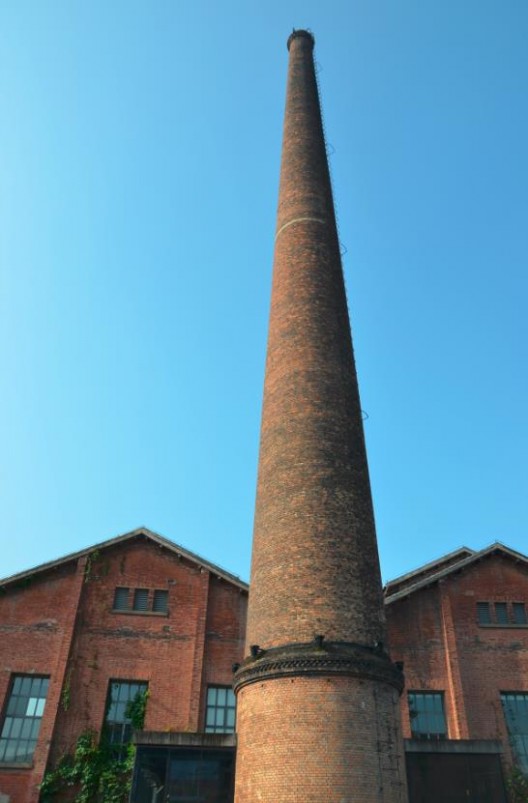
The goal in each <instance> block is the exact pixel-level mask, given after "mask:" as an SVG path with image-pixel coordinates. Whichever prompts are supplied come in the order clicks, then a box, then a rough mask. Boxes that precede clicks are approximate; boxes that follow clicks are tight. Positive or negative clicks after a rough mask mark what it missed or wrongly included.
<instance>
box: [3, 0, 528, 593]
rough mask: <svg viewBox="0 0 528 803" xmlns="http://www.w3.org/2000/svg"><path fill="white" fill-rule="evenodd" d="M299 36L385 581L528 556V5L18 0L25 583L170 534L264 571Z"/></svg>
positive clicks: (17, 368)
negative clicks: (268, 404)
mask: <svg viewBox="0 0 528 803" xmlns="http://www.w3.org/2000/svg"><path fill="white" fill-rule="evenodd" d="M293 26H295V27H298V28H301V27H309V28H311V29H312V30H313V32H314V34H315V37H316V58H317V60H318V62H319V64H320V83H321V89H322V94H323V106H324V111H325V119H326V128H327V135H328V140H329V142H330V143H331V145H332V146H333V148H335V153H334V155H333V156H332V159H331V161H332V173H333V177H334V190H335V195H336V203H337V207H338V212H339V226H340V236H341V240H342V242H343V243H344V244H345V246H346V248H347V249H348V250H347V253H346V256H345V258H344V267H345V273H346V281H347V288H348V294H349V304H350V308H351V312H352V322H353V335H354V342H355V348H356V354H357V361H358V370H359V378H360V387H361V394H362V404H363V408H364V409H365V410H366V412H367V413H368V415H369V418H368V420H367V421H366V424H365V427H366V437H367V446H368V451H369V460H370V469H371V477H372V486H373V494H374V503H375V508H376V516H377V525H378V537H379V546H380V555H381V562H382V569H383V574H384V577H385V579H389V578H391V577H394V576H396V575H398V574H401V573H403V572H406V571H408V570H410V569H412V568H414V567H416V566H418V565H419V564H421V563H423V562H425V561H428V560H431V559H433V558H434V557H437V556H439V555H441V554H442V553H444V552H447V551H450V550H452V549H455V548H456V547H458V546H461V545H462V544H466V545H468V546H470V547H474V548H481V547H483V546H485V545H487V544H489V543H490V542H492V541H494V540H496V539H498V540H501V541H503V542H505V543H506V544H508V545H510V546H511V547H513V548H516V549H519V550H521V551H525V552H526V551H527V549H528V540H527V535H528V530H527V525H528V495H527V492H526V490H527V487H526V486H527V479H528V471H527V459H528V458H527V456H528V434H527V433H528V427H527V407H528V380H527V363H528V354H527V342H528V337H527V335H528V332H527V328H528V327H527V317H528V316H527V296H528V292H527V291H528V278H527V253H528V233H527V232H528V226H527V219H528V147H527V143H528V100H527V98H528V94H527V84H528V47H527V44H526V43H527V42H528V4H527V3H526V0H464V2H460V0H443V2H436V1H435V2H432V0H343V2H341V1H340V0H329V2H324V3H323V2H320V0H319V2H315V0H302V2H300V1H299V2H297V0H283V1H282V2H278V0H268V2H262V1H261V0H260V1H259V2H251V1H249V0H244V1H243V2H242V0H224V1H223V2H221V3H220V2H213V0H209V2H206V1H205V0H192V2H191V1H190V0H189V1H188V2H181V1H180V0H171V1H170V2H169V1H168V0H148V2H147V0H145V1H144V2H138V1H137V0H126V2H124V0H123V1H121V0H112V2H107V0H104V1H103V0H92V1H91V2H81V0H63V1H62V2H61V1H60V0H34V1H33V2H26V0H4V2H3V3H2V4H1V6H0V95H1V98H2V101H1V104H2V123H1V126H0V186H1V189H0V360H1V364H2V378H3V383H2V385H3V389H2V393H1V395H0V482H1V486H0V487H1V515H2V530H3V536H2V544H3V547H2V558H1V563H0V576H6V575H9V574H11V573H13V572H15V571H19V570H23V569H25V568H28V567H30V566H32V565H35V564H38V563H40V562H43V561H46V560H51V559H54V558H56V557H59V556H61V555H62V554H65V553H67V552H70V551H73V550H77V549H80V548H83V547H85V546H88V545H90V544H93V543H96V542H99V541H103V540H105V539H107V538H111V537H113V536H115V535H117V534H120V533H123V532H127V531H128V530H131V529H134V528H135V527H138V526H140V525H145V526H148V527H150V528H151V529H153V530H155V531H157V532H159V533H161V534H162V535H165V536H167V537H169V538H172V539H173V540H174V541H176V542H177V543H180V544H182V545H184V546H186V547H187V548H189V549H191V550H193V551H195V552H198V553H200V554H202V555H203V556H204V557H206V558H208V559H209V560H212V561H215V562H217V563H220V564H221V565H223V566H224V567H225V568H227V569H229V570H231V571H233V572H235V573H237V574H239V575H241V576H242V577H243V578H245V579H247V578H248V576H249V561H250V549H251V531H252V519H253V505H254V495H255V483H256V469H257V455H258V437H259V419H260V409H261V396H262V384H263V372H264V357H265V345H266V334H267V333H266V329H267V317H268V305H269V294H270V286H271V265H272V247H273V232H274V218H275V209H276V200H277V189H278V174H279V159H280V147H281V128H282V114H283V108H284V92H285V78H286V67H287V50H286V38H287V36H288V34H289V33H290V31H291V29H292V27H293Z"/></svg>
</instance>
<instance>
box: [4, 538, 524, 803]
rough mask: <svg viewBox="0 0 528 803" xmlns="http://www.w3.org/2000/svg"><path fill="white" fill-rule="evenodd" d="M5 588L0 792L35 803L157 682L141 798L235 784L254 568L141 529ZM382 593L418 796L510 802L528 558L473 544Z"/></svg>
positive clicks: (198, 795)
mask: <svg viewBox="0 0 528 803" xmlns="http://www.w3.org/2000/svg"><path fill="white" fill-rule="evenodd" d="M0 589H1V591H2V593H1V594H0V633H1V645H2V647H1V652H0V704H1V706H2V719H1V722H0V725H1V731H0V732H1V738H0V801H1V802H2V803H8V802H9V803H35V802H36V801H37V800H38V799H39V791H38V784H39V783H40V782H41V781H42V778H43V774H44V770H45V768H46V766H48V767H52V766H53V765H54V764H55V763H56V762H57V760H58V759H59V758H60V757H61V756H62V755H63V754H64V753H68V752H71V751H72V750H73V748H74V747H75V743H76V741H77V739H78V738H79V736H80V735H81V734H82V732H83V731H86V730H87V729H90V730H94V731H95V732H96V733H97V734H98V735H100V734H101V732H102V731H103V729H104V728H106V729H107V732H108V733H109V734H110V738H111V739H112V740H113V741H114V744H115V745H116V749H119V748H120V746H121V744H122V743H126V742H127V740H129V739H130V738H131V737H132V733H131V725H130V722H129V721H128V720H127V716H126V702H127V701H128V700H130V699H131V697H132V696H134V695H136V694H137V693H138V692H141V690H143V689H148V692H149V696H148V699H147V705H146V717H145V722H144V730H143V731H141V732H140V733H139V734H136V736H135V738H136V740H137V742H138V752H137V761H136V772H135V783H134V789H133V795H132V801H133V802H134V803H166V801H168V800H171V801H178V800H181V801H183V800H189V799H194V800H201V801H203V803H229V801H232V799H233V773H234V754H235V735H234V730H235V724H234V723H235V719H234V713H235V712H234V695H233V692H232V679H233V675H232V671H233V664H235V665H236V664H237V663H238V662H240V661H241V659H242V655H243V640H244V631H245V618H246V608H247V586H246V585H245V583H243V582H241V581H240V580H239V579H238V578H236V577H234V576H233V575H231V574H229V573H228V572H225V571H224V570H222V569H219V568H218V567H216V566H214V565H213V564H210V563H209V562H207V561H206V560H203V559H201V558H199V557H198V556H196V555H193V554H191V553H189V552H188V551H186V550H184V549H182V548H181V547H178V546H177V545H175V544H173V543H172V542H170V541H168V540H167V539H165V538H161V537H160V536H158V535H156V534H154V533H152V532H150V531H148V530H144V529H140V530H137V531H135V532H133V533H130V534H128V535H124V536H121V537H119V538H115V539H112V540H110V541H106V542H104V543H102V544H99V545H98V546H96V547H94V548H92V549H90V550H84V551H82V552H79V553H76V554H74V555H70V556H66V557H65V558H63V559H61V560H57V561H54V562H51V563H47V564H44V565H43V566H39V567H37V568H36V569H32V570H30V571H27V572H22V573H21V574H18V575H16V576H14V577H12V578H7V579H6V580H4V581H1V582H0ZM385 595H386V596H385V610H386V615H387V625H388V637H389V644H390V648H391V652H392V655H393V656H394V658H395V659H396V660H398V661H403V663H404V674H405V680H406V684H405V690H404V693H403V694H402V696H401V720H402V729H403V735H404V737H405V754H406V762H407V778H408V784H409V793H410V801H411V803H458V802H459V801H460V803H462V802H463V803H467V801H468V800H469V801H478V802H479V803H502V802H503V801H505V800H506V796H505V791H504V786H505V778H506V777H507V776H508V775H509V774H510V771H511V770H510V768H511V765H512V761H513V760H515V762H516V763H517V765H518V766H519V767H520V768H521V769H523V770H524V771H528V618H527V613H528V610H527V606H528V559H527V558H526V557H525V556H524V555H521V554H519V553H517V552H514V551H513V550H511V549H508V548H507V547H505V546H502V545H501V544H494V545H493V546H491V547H489V548H487V549H483V550H481V551H478V552H473V551H472V550H470V549H465V548H464V549H460V550H458V551H457V552H455V553H451V554H450V555H446V556H445V557H444V558H442V559H440V560H438V561H435V562H434V563H431V564H428V565H427V566H424V567H422V568H421V569H419V570H417V571H414V572H412V573H411V574H408V575H405V576H404V577H401V578H398V579H397V580H394V581H392V582H390V583H388V585H387V586H386V588H385ZM298 717H299V720H300V722H301V726H302V720H303V711H302V710H300V711H299V712H298ZM512 747H513V750H514V754H513V755H512ZM193 796H194V797H193ZM52 799H56V800H60V799H61V798H60V796H57V797H55V798H52Z"/></svg>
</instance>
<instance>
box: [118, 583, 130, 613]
mask: <svg viewBox="0 0 528 803" xmlns="http://www.w3.org/2000/svg"><path fill="white" fill-rule="evenodd" d="M129 591H130V589H129V588H116V590H115V593H114V611H128V610H129V607H128V593H129Z"/></svg>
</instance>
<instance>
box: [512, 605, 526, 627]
mask: <svg viewBox="0 0 528 803" xmlns="http://www.w3.org/2000/svg"><path fill="white" fill-rule="evenodd" d="M512 612H513V621H514V622H515V624H516V625H525V624H528V622H527V621H526V608H525V607H524V602H514V603H512Z"/></svg>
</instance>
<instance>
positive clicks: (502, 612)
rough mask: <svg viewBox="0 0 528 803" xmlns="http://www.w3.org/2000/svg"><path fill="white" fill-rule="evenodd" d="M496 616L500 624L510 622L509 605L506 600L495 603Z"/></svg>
mask: <svg viewBox="0 0 528 803" xmlns="http://www.w3.org/2000/svg"><path fill="white" fill-rule="evenodd" d="M495 618H496V621H497V624H498V625H507V624H509V622H508V606H507V604H506V603H505V602H496V603H495Z"/></svg>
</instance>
